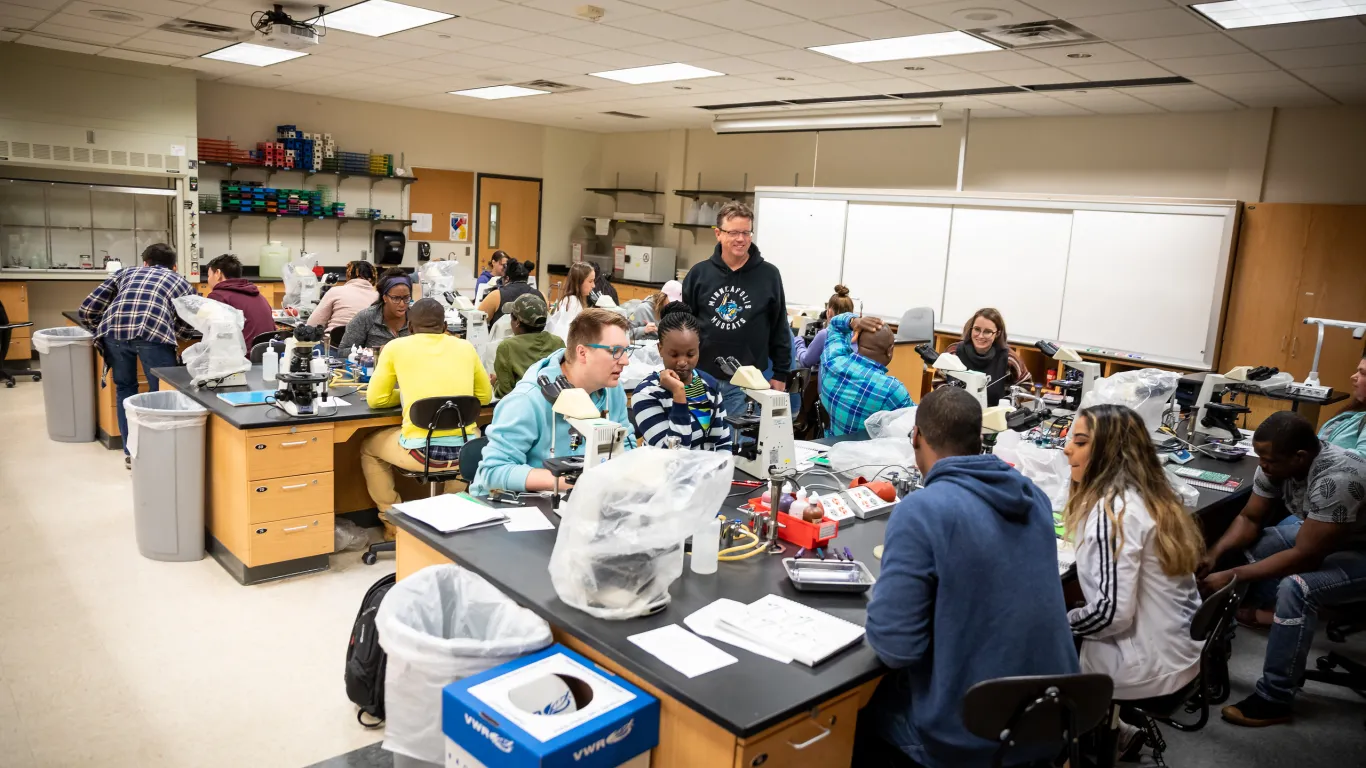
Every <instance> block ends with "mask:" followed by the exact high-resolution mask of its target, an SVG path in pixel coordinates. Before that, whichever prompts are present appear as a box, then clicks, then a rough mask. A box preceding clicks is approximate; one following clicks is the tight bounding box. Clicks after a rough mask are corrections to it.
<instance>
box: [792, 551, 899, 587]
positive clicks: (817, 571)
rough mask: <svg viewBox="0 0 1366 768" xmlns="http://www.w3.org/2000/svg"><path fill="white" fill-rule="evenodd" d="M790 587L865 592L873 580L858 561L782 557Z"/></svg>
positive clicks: (865, 567) (871, 575) (870, 573)
mask: <svg viewBox="0 0 1366 768" xmlns="http://www.w3.org/2000/svg"><path fill="white" fill-rule="evenodd" d="M783 568H786V569H787V578H788V579H789V580H791V582H792V586H794V587H796V588H797V589H799V590H802V591H803V592H867V591H868V588H869V587H871V586H873V584H874V583H875V582H876V581H877V579H875V578H873V573H872V572H871V571H869V570H868V566H866V565H864V564H863V563H861V562H859V561H858V560H855V561H853V562H852V563H851V562H849V561H848V560H834V559H831V560H816V559H810V558H801V559H797V558H793V557H785V558H783Z"/></svg>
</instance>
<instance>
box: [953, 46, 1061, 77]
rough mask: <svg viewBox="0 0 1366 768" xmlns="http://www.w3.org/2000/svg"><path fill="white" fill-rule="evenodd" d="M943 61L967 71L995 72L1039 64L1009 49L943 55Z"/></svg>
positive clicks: (1032, 66) (1028, 67)
mask: <svg viewBox="0 0 1366 768" xmlns="http://www.w3.org/2000/svg"><path fill="white" fill-rule="evenodd" d="M945 61H946V62H947V63H949V64H952V65H953V66H955V67H959V68H960V69H965V70H967V71H969V72H996V71H999V70H1003V69H1033V68H1035V67H1038V66H1039V62H1037V61H1035V60H1034V59H1031V58H1027V57H1025V56H1021V55H1020V54H1018V53H1011V52H1010V51H998V52H996V53H968V54H964V55H962V56H952V57H945Z"/></svg>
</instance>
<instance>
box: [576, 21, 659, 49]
mask: <svg viewBox="0 0 1366 768" xmlns="http://www.w3.org/2000/svg"><path fill="white" fill-rule="evenodd" d="M555 36H556V37H563V38H567V39H569V40H577V41H579V42H580V43H588V44H590V45H596V46H600V47H602V48H614V49H621V48H631V47H633V46H637V45H648V44H649V43H653V42H656V41H657V40H658V38H654V37H650V36H649V35H642V34H640V33H638V32H631V31H629V30H625V29H619V28H617V27H604V26H597V25H592V24H590V25H588V26H586V27H575V28H574V29H570V30H566V31H564V32H557V33H555Z"/></svg>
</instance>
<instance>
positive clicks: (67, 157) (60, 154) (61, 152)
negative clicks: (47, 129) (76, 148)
mask: <svg viewBox="0 0 1366 768" xmlns="http://www.w3.org/2000/svg"><path fill="white" fill-rule="evenodd" d="M52 159H53V160H56V161H57V162H59V163H69V162H71V147H61V146H56V145H53V147H52Z"/></svg>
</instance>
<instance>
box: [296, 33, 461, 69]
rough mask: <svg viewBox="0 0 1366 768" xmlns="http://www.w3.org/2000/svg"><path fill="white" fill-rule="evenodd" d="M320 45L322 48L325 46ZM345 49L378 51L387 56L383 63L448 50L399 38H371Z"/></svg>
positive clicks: (436, 54)
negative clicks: (407, 41) (399, 39)
mask: <svg viewBox="0 0 1366 768" xmlns="http://www.w3.org/2000/svg"><path fill="white" fill-rule="evenodd" d="M318 47H319V48H322V47H323V46H318ZM343 50H345V51H347V52H348V54H351V53H357V52H365V53H378V54H381V55H382V56H384V57H385V59H384V61H383V63H391V62H394V61H404V60H407V59H425V58H427V57H428V56H439V55H441V54H443V53H446V51H444V50H442V49H440V48H428V47H426V46H422V45H413V44H411V43H400V42H398V41H397V40H389V39H380V40H371V41H369V42H366V43H361V44H360V45H358V46H353V47H351V48H345V49H343Z"/></svg>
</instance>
